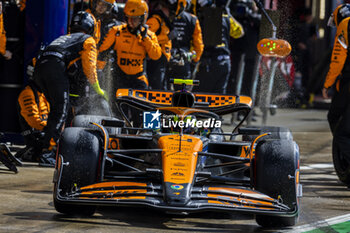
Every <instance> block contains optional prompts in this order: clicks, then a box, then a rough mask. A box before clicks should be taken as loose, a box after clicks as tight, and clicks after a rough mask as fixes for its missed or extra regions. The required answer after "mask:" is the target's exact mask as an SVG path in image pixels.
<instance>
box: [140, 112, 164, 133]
mask: <svg viewBox="0 0 350 233" xmlns="http://www.w3.org/2000/svg"><path fill="white" fill-rule="evenodd" d="M161 115H162V114H161V113H159V110H157V111H156V112H144V113H143V128H145V129H160V116H161Z"/></svg>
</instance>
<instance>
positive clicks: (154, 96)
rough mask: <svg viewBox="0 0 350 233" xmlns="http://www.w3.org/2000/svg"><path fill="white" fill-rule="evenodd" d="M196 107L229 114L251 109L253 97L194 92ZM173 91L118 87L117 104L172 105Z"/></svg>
mask: <svg viewBox="0 0 350 233" xmlns="http://www.w3.org/2000/svg"><path fill="white" fill-rule="evenodd" d="M193 94H194V96H195V105H194V108H197V109H202V110H206V111H210V112H214V113H216V114H218V115H223V114H228V113H232V112H236V111H240V110H250V109H251V106H252V99H251V98H250V97H248V96H235V95H221V94H207V93H193ZM172 96H173V92H171V91H157V90H156V91H150V90H136V89H118V91H117V93H116V97H117V104H118V103H119V104H120V103H127V104H129V105H133V106H135V107H138V108H140V109H142V110H150V109H156V108H161V107H170V106H172Z"/></svg>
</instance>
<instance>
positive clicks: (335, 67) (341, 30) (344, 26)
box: [324, 18, 350, 91]
mask: <svg viewBox="0 0 350 233" xmlns="http://www.w3.org/2000/svg"><path fill="white" fill-rule="evenodd" d="M349 20H350V18H346V19H344V20H343V21H342V22H341V23H340V24H339V27H338V28H337V33H336V38H335V41H334V47H333V51H332V58H331V64H330V67H329V71H328V73H327V77H326V81H325V83H324V87H325V88H330V87H331V86H332V85H333V84H334V83H335V81H336V80H337V77H338V76H339V75H341V74H342V75H343V76H344V75H346V76H350V68H349V65H350V61H349V58H348V49H349V48H348V46H349V38H348V33H349V29H348V26H349ZM345 64H346V65H345ZM347 78H348V77H347ZM336 88H337V90H338V91H339V81H338V82H337V86H336Z"/></svg>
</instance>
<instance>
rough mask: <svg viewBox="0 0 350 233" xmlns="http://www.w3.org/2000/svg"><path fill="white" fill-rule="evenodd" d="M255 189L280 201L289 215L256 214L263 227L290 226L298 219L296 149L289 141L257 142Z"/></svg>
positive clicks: (297, 162)
mask: <svg viewBox="0 0 350 233" xmlns="http://www.w3.org/2000/svg"><path fill="white" fill-rule="evenodd" d="M254 159H255V161H254V162H255V188H256V190H257V191H260V192H262V193H264V194H266V195H268V196H270V197H272V198H275V199H278V200H280V201H281V202H282V203H283V204H285V205H287V206H288V207H289V208H290V210H291V211H290V212H293V213H294V215H292V216H270V215H256V222H257V223H258V224H259V225H261V226H263V227H285V226H294V225H295V224H296V223H297V220H298V210H299V198H298V195H297V188H298V184H297V182H298V181H299V172H297V171H298V170H299V164H300V163H299V149H298V146H297V145H296V143H295V142H294V141H291V140H267V141H261V142H259V143H258V145H257V147H256V156H255V158H254Z"/></svg>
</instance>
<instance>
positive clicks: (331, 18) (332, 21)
mask: <svg viewBox="0 0 350 233" xmlns="http://www.w3.org/2000/svg"><path fill="white" fill-rule="evenodd" d="M327 26H328V27H332V28H334V27H336V25H335V22H334V15H333V14H332V15H331V16H330V17H329V19H328V23H327Z"/></svg>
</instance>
